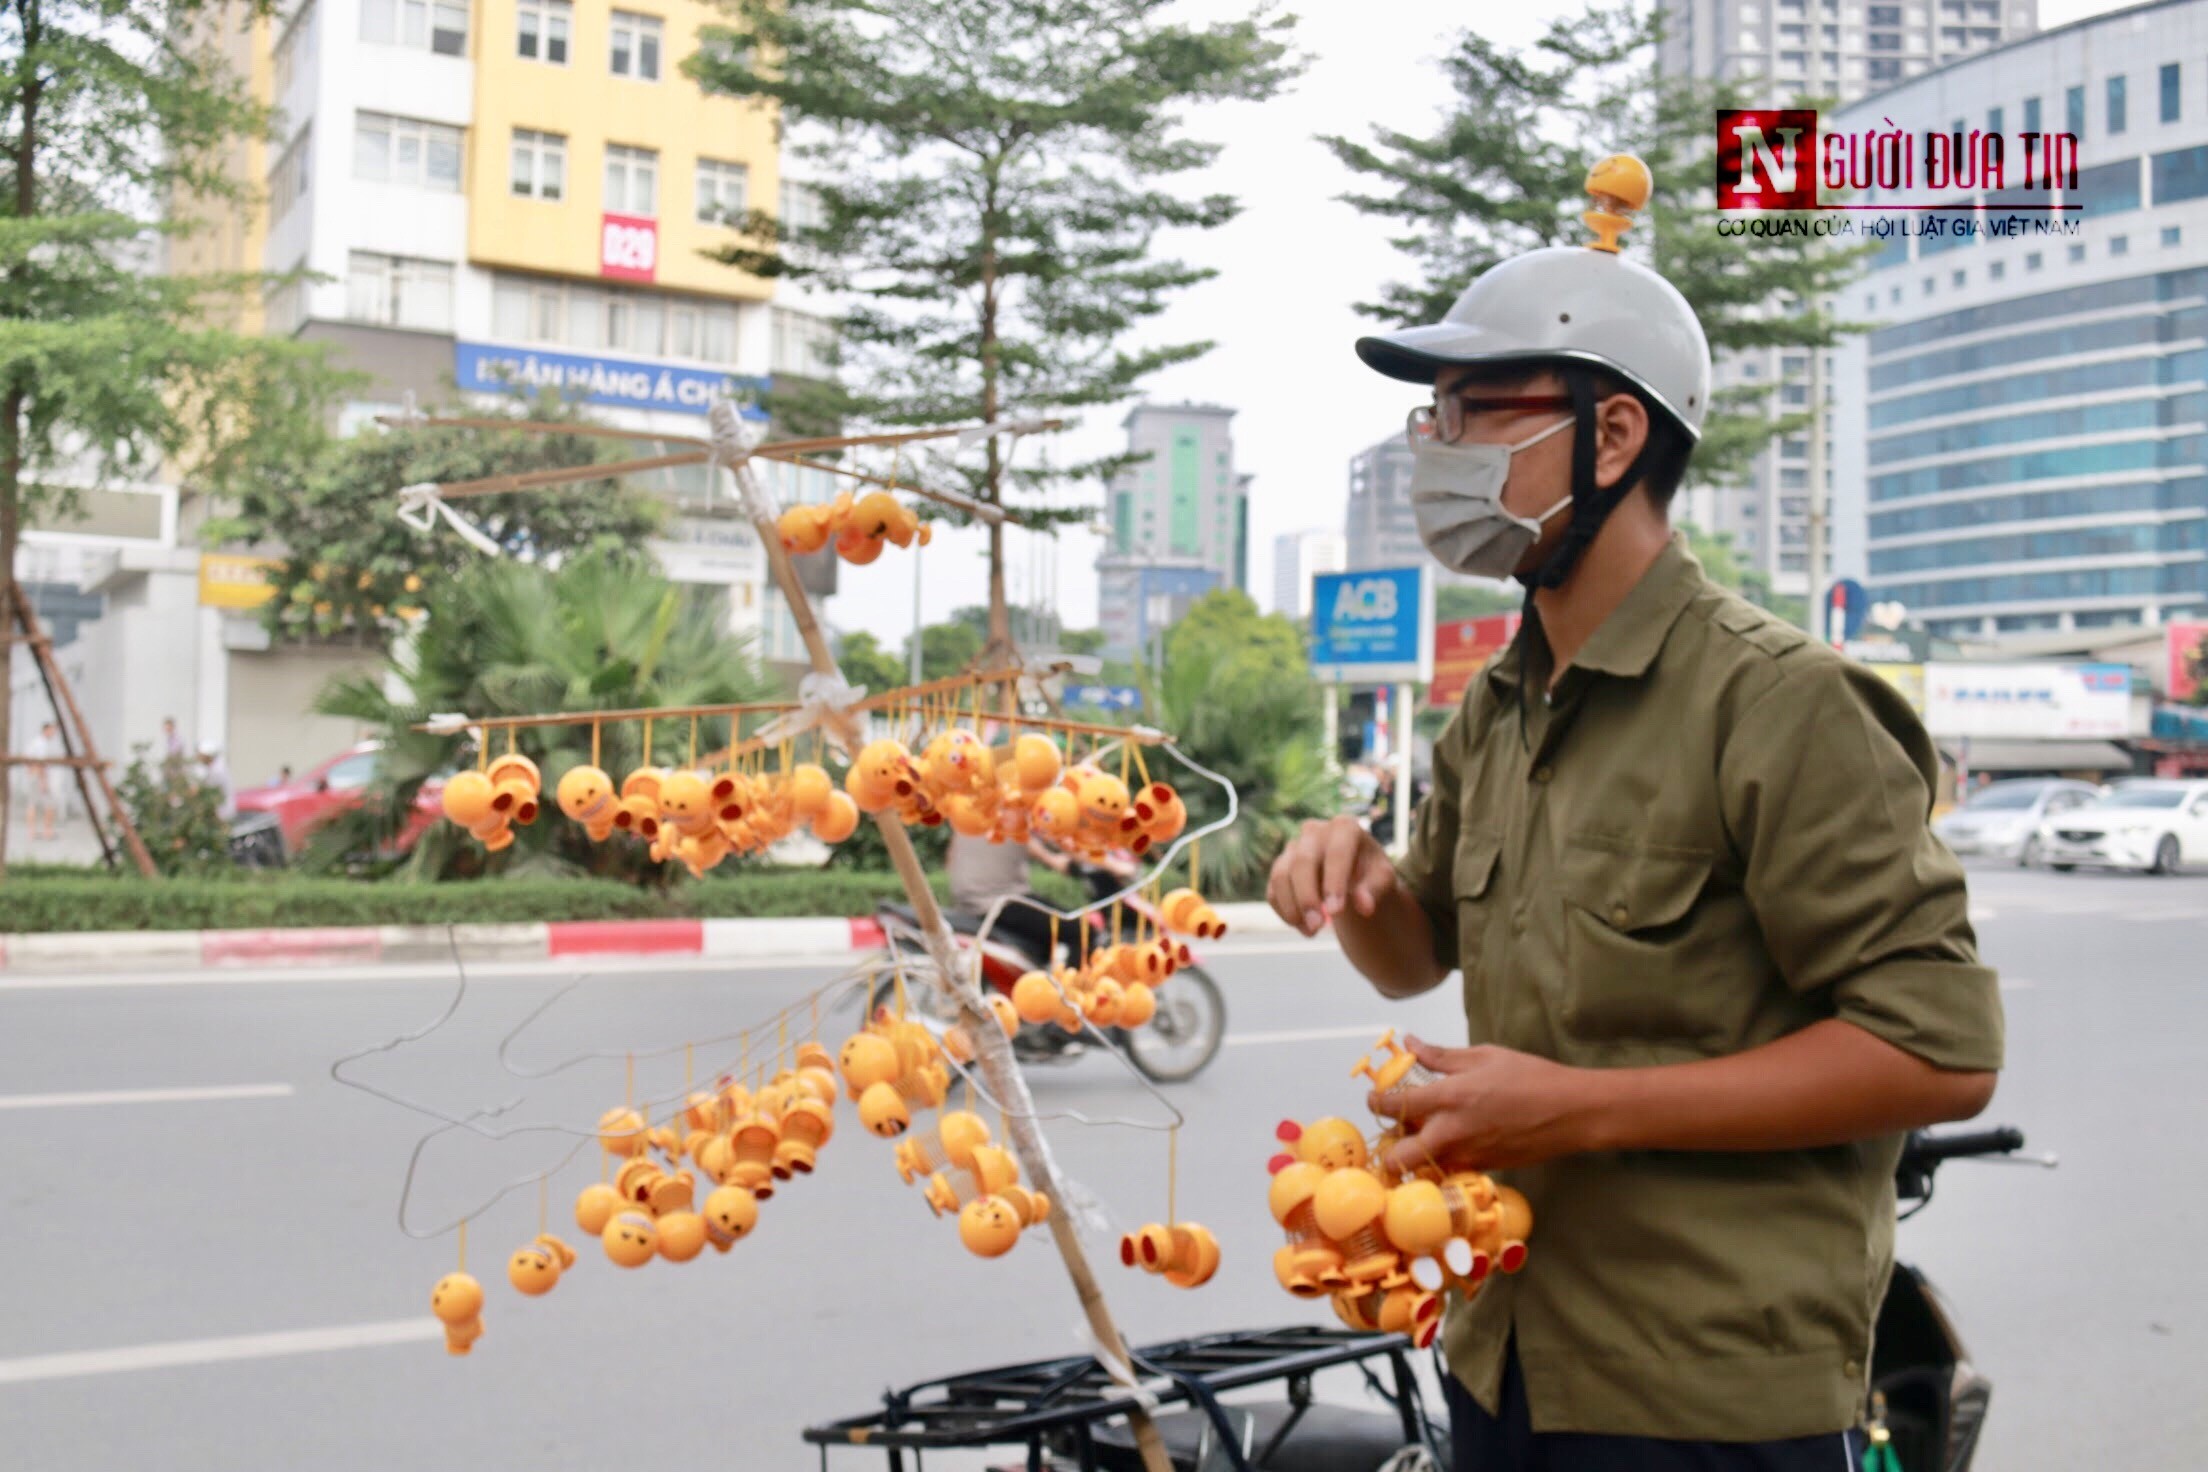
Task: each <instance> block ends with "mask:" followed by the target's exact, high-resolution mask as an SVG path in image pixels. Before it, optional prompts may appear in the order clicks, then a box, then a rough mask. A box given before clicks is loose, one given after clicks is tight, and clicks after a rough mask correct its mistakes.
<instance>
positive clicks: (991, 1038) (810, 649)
mask: <svg viewBox="0 0 2208 1472" xmlns="http://www.w3.org/2000/svg"><path fill="white" fill-rule="evenodd" d="M730 470H731V472H732V473H733V474H734V475H735V477H736V480H737V483H738V485H739V486H740V487H741V489H742V492H743V503H744V507H745V509H746V511H747V512H748V513H749V514H750V516H751V517H752V520H753V522H754V523H755V524H756V525H757V526H758V528H759V531H760V540H761V541H762V542H763V543H764V544H765V545H766V548H767V564H768V566H769V567H770V568H772V569H773V572H774V580H775V582H776V583H777V584H778V585H779V586H780V588H781V590H782V597H783V599H784V601H786V602H787V603H788V604H789V607H790V617H791V619H792V620H793V621H794V622H795V623H796V624H797V631H798V635H799V637H800V638H802V639H803V640H804V641H805V650H806V653H807V654H808V655H809V656H810V657H811V659H812V664H813V669H814V670H815V672H817V673H819V674H823V675H834V674H835V673H836V662H835V659H834V658H833V657H832V656H831V655H830V653H829V651H828V640H827V638H826V637H825V636H824V635H822V633H821V631H820V624H819V622H818V621H817V620H816V619H815V618H814V617H813V607H812V602H811V600H809V599H808V598H807V597H806V596H805V588H804V585H803V584H802V583H801V582H799V581H798V576H797V569H796V567H795V566H793V565H792V564H791V561H790V557H789V553H788V552H787V551H785V550H784V549H783V546H782V541H781V538H780V537H778V536H775V535H773V529H774V527H773V517H772V511H771V505H770V503H769V502H768V500H767V498H766V495H765V493H764V491H763V490H761V488H760V486H759V484H758V482H757V480H756V479H755V478H754V477H753V476H752V473H751V467H750V465H749V464H748V463H747V462H745V461H738V462H737V463H736V464H734V465H732V466H731V467H730ZM969 683H970V681H969ZM903 693H904V692H900V694H903ZM823 724H824V725H826V726H827V727H828V729H829V733H830V734H831V735H832V736H834V737H835V739H836V740H837V741H838V742H840V743H841V744H842V745H843V746H844V748H845V749H846V751H847V752H849V751H855V750H856V742H857V732H856V730H855V729H854V723H853V722H852V719H851V717H850V716H849V715H848V714H847V713H845V712H843V711H838V710H830V711H828V712H827V713H826V714H825V717H824V720H823ZM874 823H875V826H876V827H877V828H879V829H880V830H881V835H882V843H883V846H884V847H886V848H887V849H888V850H889V861H890V863H891V865H892V866H894V867H895V869H896V870H897V877H898V879H899V880H901V881H902V882H903V884H904V886H905V894H906V897H907V898H908V899H910V900H911V901H912V908H913V913H914V915H915V916H916V917H917V918H918V920H919V922H920V932H921V934H922V936H923V937H924V938H925V940H926V943H927V947H928V954H929V955H930V957H931V958H932V959H933V960H934V962H935V966H936V976H937V981H936V984H937V985H938V986H940V987H943V988H945V989H946V990H948V991H950V992H951V995H952V997H953V998H954V999H955V1000H957V1002H958V1004H959V1009H960V1012H961V1013H962V1016H963V1020H964V1022H965V1024H966V1030H967V1032H968V1033H969V1034H970V1035H971V1036H972V1037H973V1038H974V1040H975V1062H976V1063H978V1064H979V1065H980V1068H981V1072H982V1077H983V1079H984V1081H985V1082H986V1083H987V1084H988V1086H989V1091H990V1093H992V1094H993V1095H995V1096H996V1099H997V1101H998V1103H999V1105H1000V1106H1001V1107H1002V1108H1003V1110H1004V1119H1005V1133H1006V1136H1007V1138H1009V1139H1010V1140H1011V1142H1012V1148H1013V1153H1014V1154H1015V1155H1017V1156H1018V1157H1019V1161H1020V1164H1021V1166H1022V1168H1023V1169H1025V1171H1026V1172H1027V1178H1028V1179H1029V1180H1030V1181H1032V1182H1033V1183H1034V1184H1035V1188H1036V1189H1037V1190H1039V1191H1042V1192H1044V1193H1046V1194H1047V1195H1049V1196H1050V1197H1051V1199H1052V1200H1053V1201H1057V1202H1065V1201H1066V1200H1067V1199H1068V1198H1067V1196H1066V1194H1065V1190H1064V1188H1063V1187H1062V1186H1061V1185H1060V1184H1059V1182H1058V1178H1057V1172H1056V1171H1055V1170H1054V1169H1052V1165H1051V1159H1050V1153H1049V1151H1048V1150H1047V1149H1046V1148H1045V1146H1044V1144H1043V1139H1042V1133H1041V1131H1040V1130H1039V1129H1038V1128H1037V1127H1036V1123H1035V1101H1034V1098H1033V1096H1032V1095H1030V1094H1029V1093H1028V1090H1027V1080H1026V1079H1025V1078H1024V1077H1022V1076H1021V1074H1020V1068H1019V1064H1018V1062H1017V1061H1015V1060H1014V1058H1013V1056H1012V1041H1011V1039H1009V1038H1007V1037H1006V1036H1005V1035H1004V1030H1003V1029H1002V1028H1000V1027H999V1026H997V1024H996V1021H995V1019H994V1018H993V1017H992V1016H991V1015H990V1014H989V1013H988V1012H986V1011H983V1010H980V1009H978V1008H976V1007H974V1006H972V1005H970V1004H969V1003H968V1002H967V1001H966V999H965V998H964V997H961V996H959V994H958V992H957V991H956V990H955V988H954V983H953V978H955V977H957V976H958V975H959V968H958V965H957V956H956V952H955V951H954V950H953V948H952V946H951V937H950V932H949V930H948V929H947V928H946V927H945V925H944V923H943V913H942V911H941V910H939V909H937V908H936V903H935V891H934V890H933V889H931V888H929V886H928V878H927V875H926V874H925V873H924V872H922V870H921V868H920V856H919V855H918V854H916V853H914V852H913V848H912V839H911V836H910V835H908V834H907V833H906V832H905V825H904V823H903V821H902V820H900V819H899V818H898V817H897V815H896V814H895V813H892V812H882V813H876V814H874ZM1048 1223H1049V1226H1050V1235H1051V1239H1052V1241H1054V1242H1055V1243H1056V1244H1057V1247H1058V1256H1059V1258H1060V1259H1061V1260H1062V1261H1063V1262H1064V1263H1065V1267H1066V1276H1067V1277H1068V1278H1069V1279H1071V1281H1072V1283H1073V1291H1074V1296H1075V1297H1076V1298H1078V1299H1079V1300H1080V1301H1081V1311H1082V1313H1083V1314H1084V1315H1085V1316H1086V1317H1087V1319H1088V1323H1089V1332H1090V1333H1091V1334H1093V1335H1094V1336H1095V1337H1096V1341H1097V1343H1098V1345H1099V1346H1100V1347H1102V1348H1104V1349H1105V1350H1107V1351H1110V1352H1114V1353H1116V1354H1117V1355H1118V1356H1119V1358H1120V1359H1121V1360H1122V1361H1125V1360H1126V1359H1127V1341H1126V1340H1125V1339H1123V1338H1122V1337H1121V1336H1120V1333H1119V1328H1118V1326H1117V1325H1116V1324H1114V1323H1113V1321H1112V1313H1111V1308H1110V1306H1109V1305H1108V1304H1106V1303H1105V1301H1104V1291H1103V1289H1101V1288H1100V1287H1098V1286H1097V1281H1096V1274H1095V1272H1094V1271H1093V1270H1092V1269H1091V1268H1090V1267H1089V1260H1088V1255H1087V1253H1086V1252H1085V1251H1084V1250H1083V1248H1082V1246H1081V1239H1080V1238H1079V1237H1078V1236H1076V1235H1075V1233H1074V1229H1073V1223H1072V1219H1071V1213H1070V1211H1066V1210H1056V1211H1053V1212H1051V1214H1050V1216H1049V1218H1048ZM1127 1420H1128V1424H1129V1426H1130V1427H1131V1428H1132V1430H1133V1431H1134V1433H1135V1446H1136V1449H1137V1450H1138V1451H1139V1452H1140V1453H1141V1454H1142V1463H1143V1467H1144V1469H1145V1472H1173V1464H1172V1461H1171V1459H1170V1458H1168V1457H1167V1455H1166V1452H1165V1443H1164V1441H1163V1439H1162V1438H1161V1437H1160V1436H1159V1435H1158V1428H1157V1425H1156V1423H1155V1422H1153V1421H1152V1420H1151V1419H1150V1417H1149V1416H1148V1415H1147V1414H1146V1413H1145V1412H1143V1411H1142V1410H1141V1409H1139V1408H1137V1409H1134V1410H1130V1411H1129V1412H1128V1413H1127Z"/></svg>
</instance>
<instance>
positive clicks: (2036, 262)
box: [2024, 250, 2046, 271]
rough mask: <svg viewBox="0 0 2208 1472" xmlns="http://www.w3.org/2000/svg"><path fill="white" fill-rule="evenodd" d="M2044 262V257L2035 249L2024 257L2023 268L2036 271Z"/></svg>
mask: <svg viewBox="0 0 2208 1472" xmlns="http://www.w3.org/2000/svg"><path fill="white" fill-rule="evenodd" d="M2045 264H2046V258H2045V257H2043V256H2042V255H2040V253H2039V252H2038V251H2036V250H2035V251H2033V252H2032V253H2031V254H2030V255H2028V256H2026V257H2024V269H2025V270H2027V271H2037V270H2038V269H2039V268H2040V267H2041V266H2043V265H2045Z"/></svg>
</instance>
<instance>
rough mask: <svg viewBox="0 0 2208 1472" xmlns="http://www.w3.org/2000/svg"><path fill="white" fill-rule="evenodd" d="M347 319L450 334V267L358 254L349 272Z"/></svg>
mask: <svg viewBox="0 0 2208 1472" xmlns="http://www.w3.org/2000/svg"><path fill="white" fill-rule="evenodd" d="M345 315H346V316H347V317H348V318H350V319H351V320H353V321H355V322H372V323H374V324H375V325H377V326H378V327H413V328H418V329H420V330H422V331H425V332H450V331H451V330H452V264H451V262H449V261H417V260H410V259H408V258H407V257H405V256H382V255H371V254H369V253H368V252H367V251H361V250H356V251H354V252H353V253H352V254H351V256H350V257H349V259H348V262H347V266H346V271H345Z"/></svg>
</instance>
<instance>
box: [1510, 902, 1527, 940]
mask: <svg viewBox="0 0 2208 1472" xmlns="http://www.w3.org/2000/svg"><path fill="white" fill-rule="evenodd" d="M1510 933H1511V934H1512V935H1524V934H1525V933H1526V910H1525V907H1524V906H1523V905H1521V906H1519V907H1518V908H1517V909H1515V910H1512V911H1511V912H1510Z"/></svg>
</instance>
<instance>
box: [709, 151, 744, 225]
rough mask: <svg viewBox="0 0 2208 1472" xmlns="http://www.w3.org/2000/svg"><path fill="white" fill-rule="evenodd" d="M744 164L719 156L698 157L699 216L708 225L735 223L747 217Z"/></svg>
mask: <svg viewBox="0 0 2208 1472" xmlns="http://www.w3.org/2000/svg"><path fill="white" fill-rule="evenodd" d="M746 176H747V171H746V170H745V168H744V166H743V165H742V164H728V163H722V162H721V161H720V160H719V159H715V158H701V159H699V160H698V191H697V192H698V200H697V204H698V219H699V220H700V221H701V222H702V223H704V224H707V225H734V224H736V223H737V222H738V221H739V220H741V219H742V218H743V216H744V181H745V178H746Z"/></svg>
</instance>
